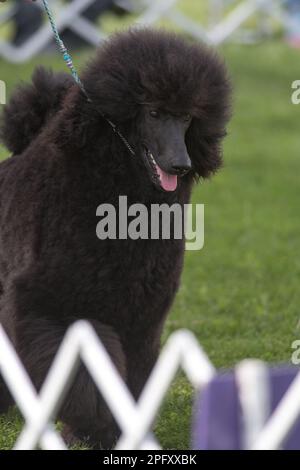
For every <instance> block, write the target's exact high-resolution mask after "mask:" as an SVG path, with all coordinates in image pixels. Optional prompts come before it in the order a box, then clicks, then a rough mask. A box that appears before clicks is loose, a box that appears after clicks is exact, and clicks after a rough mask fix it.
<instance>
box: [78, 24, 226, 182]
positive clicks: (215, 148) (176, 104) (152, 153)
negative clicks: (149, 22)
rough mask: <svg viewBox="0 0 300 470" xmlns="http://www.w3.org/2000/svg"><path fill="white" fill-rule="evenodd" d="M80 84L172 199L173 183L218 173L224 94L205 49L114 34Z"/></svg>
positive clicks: (158, 35)
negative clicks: (181, 179)
mask: <svg viewBox="0 0 300 470" xmlns="http://www.w3.org/2000/svg"><path fill="white" fill-rule="evenodd" d="M82 78H83V81H84V84H85V88H86V90H87V93H88V95H89V96H90V98H91V100H92V101H93V103H94V104H95V106H96V107H98V109H99V110H101V112H103V113H104V114H105V115H106V116H107V117H109V118H110V119H111V120H113V121H114V122H115V123H116V124H118V125H119V126H120V128H121V130H123V131H124V133H125V135H126V136H127V137H128V139H129V141H130V143H131V144H132V145H133V146H134V147H135V150H136V151H137V152H136V153H137V154H138V157H139V158H140V159H141V160H142V161H143V164H145V165H146V168H147V170H148V172H149V176H150V179H151V180H152V182H153V183H154V184H155V185H156V186H157V187H158V188H160V189H163V190H165V191H174V190H175V189H176V188H177V183H178V178H183V179H184V178H190V176H193V177H195V178H206V177H209V176H210V175H211V174H212V173H214V172H215V171H216V170H217V169H218V168H219V167H220V165H221V162H222V152H221V141H222V138H223V137H224V136H225V134H226V124H227V122H228V119H229V116H230V91H231V87H230V83H229V79H228V75H227V72H226V68H225V66H224V64H223V62H222V61H221V60H220V59H219V57H218V56H217V55H216V53H215V52H213V51H212V50H210V49H209V48H208V47H207V46H204V45H203V44H199V43H192V42H189V41H188V40H186V39H183V38H182V37H180V36H178V35H175V34H172V33H167V32H164V31H157V30H151V29H136V30H131V31H129V32H122V33H118V34H116V35H115V36H113V37H112V38H111V39H110V40H109V41H107V42H105V43H104V44H103V46H102V47H101V48H100V50H99V52H98V55H97V56H96V59H94V60H93V61H92V62H91V63H90V64H89V66H88V67H87V69H86V71H85V73H84V74H83V77H82Z"/></svg>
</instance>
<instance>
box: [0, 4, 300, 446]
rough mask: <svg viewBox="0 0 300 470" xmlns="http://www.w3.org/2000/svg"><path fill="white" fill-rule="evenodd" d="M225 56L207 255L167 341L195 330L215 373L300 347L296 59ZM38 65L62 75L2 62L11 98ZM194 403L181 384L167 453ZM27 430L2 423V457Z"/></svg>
mask: <svg viewBox="0 0 300 470" xmlns="http://www.w3.org/2000/svg"><path fill="white" fill-rule="evenodd" d="M187 3H188V2H187ZM221 52H222V54H223V55H224V56H225V58H226V61H227V63H228V66H229V69H230V71H231V74H232V77H233V83H234V90H235V103H234V118H233V120H232V123H231V126H230V129H229V136H228V138H227V140H226V144H225V152H224V153H225V166H224V169H223V170H222V171H221V172H220V173H219V175H218V176H217V177H215V178H214V179H213V180H212V181H211V182H209V183H205V184H203V185H200V186H198V187H197V188H196V189H195V191H194V194H193V200H194V202H199V203H204V204H205V246H204V248H203V250H202V251H200V252H188V253H187V254H186V260H185V269H184V273H183V278H182V285H181V289H180V292H179V294H178V295H177V299H176V302H175V304H174V306H173V309H172V311H171V314H170V316H169V318H168V321H167V323H166V327H165V330H164V336H163V339H164V341H165V340H166V339H167V338H168V336H169V335H170V334H171V333H172V332H173V331H175V330H177V329H178V328H189V329H190V330H192V331H193V332H194V333H195V335H196V336H197V338H198V339H199V341H200V342H201V344H202V346H203V347H204V349H205V350H206V351H207V353H208V355H209V357H210V358H211V360H212V361H213V363H214V364H215V365H216V366H217V367H218V368H225V367H231V366H233V365H234V364H235V363H236V362H237V361H240V360H241V359H243V358H246V357H255V358H260V359H263V360H265V361H268V362H271V363H273V362H289V361H290V356H291V343H292V341H293V340H294V339H296V338H300V331H299V330H297V324H298V321H299V306H300V290H299V279H300V258H299V256H298V250H299V248H300V243H299V233H300V218H299V196H300V188H299V174H300V158H299V152H300V138H299V131H300V107H297V106H293V105H292V104H291V101H290V94H291V88H290V87H291V82H292V81H293V80H296V79H299V78H300V77H299V75H300V71H299V52H297V51H293V50H291V49H289V48H287V47H286V46H285V45H284V44H282V43H281V42H275V41H273V42H267V43H264V44H263V45H254V46H247V47H243V46H238V45H228V46H226V47H225V48H224V49H222V51H221ZM82 60H83V58H82V57H80V61H82ZM38 63H42V64H47V65H52V66H53V67H54V68H56V69H62V68H63V64H62V63H61V61H60V60H59V59H58V57H52V56H49V57H43V58H38V59H36V60H35V61H34V62H33V61H32V62H31V63H28V64H26V65H17V66H16V65H9V64H7V63H4V62H0V79H2V80H5V81H6V82H7V86H8V89H9V90H10V89H12V88H13V86H14V84H15V83H16V82H17V81H18V80H19V79H23V80H24V79H27V78H28V77H29V76H30V74H31V72H32V70H33V67H34V64H38ZM6 156H8V154H7V152H6V151H5V150H4V149H0V158H5V157H6ZM192 402H193V395H192V390H191V388H190V386H189V384H188V383H187V381H186V380H185V378H184V377H183V375H179V376H178V379H177V380H176V381H175V383H174V386H173V388H172V389H171V391H170V393H169V395H168V397H167V399H166V401H165V404H164V406H163V407H162V412H161V414H160V416H159V419H158V421H157V425H156V434H157V436H158V438H159V440H160V442H161V443H162V445H163V447H164V448H169V449H170V448H173V449H174V448H175V449H184V448H187V447H188V446H189V429H190V417H191V406H192ZM20 426H21V419H20V416H19V415H18V413H17V412H15V411H12V412H11V413H10V414H9V415H8V416H2V417H0V448H2V449H5V448H6V449H7V448H10V447H11V446H12V445H13V442H14V440H15V438H16V435H17V433H18V430H19V429H20Z"/></svg>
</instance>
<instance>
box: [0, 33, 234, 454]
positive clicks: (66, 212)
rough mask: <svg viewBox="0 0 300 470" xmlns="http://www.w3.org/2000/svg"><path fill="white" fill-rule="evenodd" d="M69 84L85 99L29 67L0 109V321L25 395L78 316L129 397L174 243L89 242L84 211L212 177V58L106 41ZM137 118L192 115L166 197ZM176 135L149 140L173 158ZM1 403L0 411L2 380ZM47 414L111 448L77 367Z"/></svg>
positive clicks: (175, 258) (179, 258)
mask: <svg viewBox="0 0 300 470" xmlns="http://www.w3.org/2000/svg"><path fill="white" fill-rule="evenodd" d="M82 80H83V83H84V85H85V88H86V91H87V93H88V95H89V96H90V98H91V102H89V101H87V99H86V97H85V96H84V95H83V93H82V92H81V90H80V89H79V88H78V87H77V86H74V85H73V84H72V82H71V81H70V78H69V77H68V76H66V75H65V74H51V73H49V72H46V71H44V70H42V69H39V70H38V71H37V72H36V73H35V74H34V76H33V84H32V85H26V86H23V87H22V88H20V89H19V90H18V91H17V93H16V94H15V95H14V96H13V98H12V99H11V101H10V103H9V104H8V105H7V106H6V108H5V111H4V120H3V123H2V129H1V135H2V138H3V140H4V142H5V143H6V144H7V146H8V148H9V149H11V150H12V151H13V153H14V154H15V155H14V156H12V157H11V158H9V159H7V160H6V161H4V162H3V163H1V165H0V285H1V286H2V287H1V295H0V320H1V322H2V323H3V324H4V326H5V328H6V330H7V332H8V334H9V335H10V337H11V338H12V340H13V342H14V345H15V347H16V349H17V351H18V353H19V355H20V357H21V359H22V361H23V363H24V364H25V366H26V367H27V369H28V371H29V373H30V376H31V378H32V380H33V382H34V384H35V385H36V387H37V388H39V387H40V386H41V383H42V382H43V380H44V378H45V375H46V372H47V369H48V367H49V365H50V363H51V361H52V360H53V357H54V354H55V351H56V350H57V347H58V345H59V343H60V342H61V339H62V337H63V335H64V332H65V331H66V329H67V327H68V325H70V324H71V323H72V322H73V321H74V320H76V319H79V318H85V319H88V320H90V321H91V322H92V324H93V326H94V328H95V330H96V331H97V333H98V334H99V336H100V338H101V339H102V340H103V342H104V344H105V345H106V347H107V350H108V352H109V354H110V355H111V357H112V358H113V360H114V362H115V364H116V366H117V368H118V370H119V371H120V374H121V375H122V377H123V378H124V380H125V381H126V382H127V384H128V386H129V388H130V390H131V391H132V393H133V395H134V396H135V397H136V398H137V397H138V396H139V394H140V392H141V389H142V387H143V385H144V383H145V381H146V379H147V377H148V375H149V372H150V370H151V368H152V367H153V364H154V363H155V360H156V358H157V355H158V351H159V343H160V335H161V330H162V328H163V325H164V321H165V318H166V315H167V312H168V310H169V308H170V306H171V304H172V301H173V299H174V296H175V293H176V291H177V289H178V285H179V279H180V274H181V270H182V263H183V253H184V240H175V239H171V240H162V239H160V240H143V239H138V240H130V239H127V240H118V239H117V240H99V239H98V238H97V237H96V234H95V229H96V224H97V222H98V219H97V218H96V208H97V207H98V206H99V204H101V203H103V202H109V203H111V204H114V205H115V206H117V203H118V197H119V195H126V196H127V198H128V204H131V203H134V202H141V203H144V204H146V205H147V206H150V204H151V203H162V202H164V203H167V204H172V203H173V202H178V203H180V204H184V203H187V202H188V201H189V197H190V192H191V187H192V183H193V181H194V180H195V179H197V178H206V177H208V176H210V175H211V174H212V173H214V172H215V171H216V170H217V169H218V168H219V167H220V164H221V160H222V159H221V140H222V138H223V136H224V135H225V126H226V123H227V121H228V118H229V95H230V86H229V83H228V78H227V74H226V70H225V67H224V65H223V63H222V62H221V61H220V59H219V58H218V57H217V56H216V55H215V53H214V52H212V51H211V50H209V49H208V48H207V47H205V46H203V45H199V44H193V43H189V42H187V41H186V40H184V39H182V38H181V37H178V36H176V35H173V34H169V33H166V32H161V31H153V30H138V31H130V32H124V33H120V34H117V35H115V36H113V37H112V38H111V39H110V40H109V41H107V42H106V43H104V45H103V46H101V47H100V49H99V51H98V53H97V55H96V57H95V58H94V59H93V60H92V61H91V62H90V64H89V65H88V66H87V67H86V69H85V71H84V72H83V74H82ZM149 108H155V109H160V110H162V112H163V113H165V114H164V115H165V116H168V122H170V126H171V125H172V126H175V125H176V126H178V129H180V132H182V135H183V136H184V134H183V132H185V130H184V129H185V128H183V124H180V123H179V121H178V117H176V116H181V115H183V114H185V113H188V114H190V115H191V116H192V121H191V123H190V125H189V128H188V130H187V131H186V132H185V137H183V139H185V145H186V149H187V151H188V154H189V156H190V159H191V162H192V171H191V172H190V173H189V174H187V175H185V176H183V177H182V178H180V180H179V182H178V187H177V189H176V191H173V192H169V193H166V192H163V191H159V190H158V189H157V188H156V187H155V186H154V185H153V183H152V181H151V179H150V178H149V173H148V171H147V168H146V166H145V162H144V154H143V147H142V145H141V143H142V141H143V139H144V135H145V133H146V132H147V126H146V125H145V122H146V121H145V119H146V117H145V116H147V110H148V109H149ZM100 111H101V112H104V113H105V114H106V115H107V116H108V117H109V118H110V119H112V120H113V121H115V122H116V123H117V124H118V126H119V127H120V129H121V130H122V132H123V133H124V134H125V135H126V137H127V138H128V140H129V141H130V143H131V145H132V146H134V148H135V152H136V154H135V156H134V157H132V156H131V155H130V154H129V153H128V151H127V149H126V148H125V146H124V145H123V143H122V142H121V141H120V139H119V138H118V137H117V136H116V135H115V134H114V133H113V132H112V129H111V127H110V126H109V124H108V123H107V122H106V120H104V119H103V118H102V116H101V113H100ZM165 121H166V120H165ZM160 125H163V121H161V123H160V124H159V122H158V123H157V127H159V126H160ZM184 125H186V124H184ZM153 126H155V124H153ZM180 126H181V127H180ZM187 127H188V126H187ZM174 128H175V127H174ZM176 129H177V127H176ZM162 134H164V133H162ZM177 138H179V137H178V136H177V134H175V137H174V142H172V139H173V138H171V137H170V136H169V135H165V136H164V139H165V140H164V142H163V144H164V145H166V146H169V147H170V146H172V145H173V147H172V148H175V144H176V146H177V140H176V139H177ZM153 140H155V139H153ZM181 143H182V142H181ZM183 143H184V142H183ZM152 144H153V145H154V146H155V145H156V146H157V149H158V148H159V145H161V144H162V142H152ZM169 147H168V148H169ZM17 154H18V155H17ZM164 164H166V163H164V162H163V165H164ZM1 388H2V391H1ZM1 393H2V397H3V399H2V409H3V408H5V406H7V395H5V391H4V387H3V383H2V384H1V383H0V394H1ZM0 398H1V397H0ZM4 401H5V404H3V403H4ZM60 418H61V419H62V420H63V421H64V423H66V425H67V426H68V429H69V431H71V433H72V434H73V435H74V436H75V437H78V438H83V437H86V436H89V439H90V442H91V443H92V444H95V445H97V444H98V445H99V443H101V445H102V446H111V445H112V444H113V441H114V439H115V437H116V436H117V433H118V431H117V428H116V425H115V423H114V422H113V419H112V417H111V415H110V413H109V412H108V410H107V408H106V406H105V405H104V403H103V402H102V400H101V398H100V397H99V395H98V392H97V391H96V390H95V387H94V385H93V383H92V381H91V379H90V378H89V377H88V374H87V373H86V372H85V371H84V370H80V371H79V373H78V376H77V378H76V381H75V384H74V386H73V388H72V390H71V391H70V393H69V396H68V398H67V400H66V402H65V404H64V406H63V407H62V410H61V412H60Z"/></svg>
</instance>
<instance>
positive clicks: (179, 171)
mask: <svg viewBox="0 0 300 470" xmlns="http://www.w3.org/2000/svg"><path fill="white" fill-rule="evenodd" d="M190 169H191V166H190V165H180V166H179V165H172V173H173V174H175V175H178V176H184V175H186V174H187V173H188V172H189V171H190Z"/></svg>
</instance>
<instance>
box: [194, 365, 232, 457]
mask: <svg viewBox="0 0 300 470" xmlns="http://www.w3.org/2000/svg"><path fill="white" fill-rule="evenodd" d="M194 410H195V413H194V423H193V442H192V448H193V449H197V450H217V449H219V450H227V449H239V448H240V447H241V443H240V436H241V432H240V423H239V415H240V411H239V401H238V396H237V389H236V386H235V381H234V375H233V374H232V373H227V374H224V375H218V376H216V377H215V378H214V379H213V380H212V381H211V382H210V383H209V385H208V386H207V387H206V388H205V390H203V392H202V393H201V395H200V397H199V398H198V399H197V402H196V406H195V408H194Z"/></svg>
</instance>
